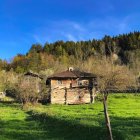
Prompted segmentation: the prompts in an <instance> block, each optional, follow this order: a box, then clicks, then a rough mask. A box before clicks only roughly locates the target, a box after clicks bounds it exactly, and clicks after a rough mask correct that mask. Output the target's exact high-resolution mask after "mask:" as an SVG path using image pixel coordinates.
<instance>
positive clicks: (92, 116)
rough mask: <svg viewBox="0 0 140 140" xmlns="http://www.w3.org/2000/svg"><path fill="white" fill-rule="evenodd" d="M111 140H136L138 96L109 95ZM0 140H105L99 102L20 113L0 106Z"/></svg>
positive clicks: (15, 107) (139, 124)
mask: <svg viewBox="0 0 140 140" xmlns="http://www.w3.org/2000/svg"><path fill="white" fill-rule="evenodd" d="M108 107H109V108H108V110H109V115H110V119H111V126H112V131H113V138H114V140H140V95H139V96H138V95H137V96H135V95H132V94H129V95H123V94H117V95H109V99H108ZM0 124H1V125H0V140H65V139H66V140H107V139H108V138H107V130H106V126H105V121H104V113H103V105H102V103H101V102H99V101H98V102H96V103H95V104H87V105H44V106H38V107H34V108H32V110H30V111H26V112H25V111H23V110H21V108H20V105H18V104H7V103H0Z"/></svg>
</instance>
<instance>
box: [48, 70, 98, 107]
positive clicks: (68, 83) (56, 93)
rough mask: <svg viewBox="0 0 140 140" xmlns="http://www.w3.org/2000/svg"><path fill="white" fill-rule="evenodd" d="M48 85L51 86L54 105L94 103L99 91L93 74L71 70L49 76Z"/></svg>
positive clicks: (51, 99) (51, 100)
mask: <svg viewBox="0 0 140 140" xmlns="http://www.w3.org/2000/svg"><path fill="white" fill-rule="evenodd" d="M46 84H47V85H49V86H50V102H51V103H52V104H84V103H93V102H94V97H95V94H96V89H97V77H96V76H95V75H94V74H92V73H87V72H81V71H79V70H74V69H73V68H69V69H68V70H66V71H63V72H61V73H57V74H53V75H52V76H49V77H48V79H47V82H46Z"/></svg>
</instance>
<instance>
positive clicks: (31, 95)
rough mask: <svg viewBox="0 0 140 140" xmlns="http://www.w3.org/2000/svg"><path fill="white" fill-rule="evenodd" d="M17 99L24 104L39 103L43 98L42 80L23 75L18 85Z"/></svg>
mask: <svg viewBox="0 0 140 140" xmlns="http://www.w3.org/2000/svg"><path fill="white" fill-rule="evenodd" d="M16 91H17V99H18V100H19V101H20V102H21V103H22V104H23V106H24V105H26V104H28V103H32V104H34V103H37V102H38V100H39V99H40V98H41V80H40V79H39V78H36V77H29V76H27V77H26V76H21V77H20V79H19V82H18V84H17V85H16Z"/></svg>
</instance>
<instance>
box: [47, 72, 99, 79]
mask: <svg viewBox="0 0 140 140" xmlns="http://www.w3.org/2000/svg"><path fill="white" fill-rule="evenodd" d="M94 77H96V76H95V75H94V74H92V73H87V72H81V71H78V70H73V71H69V70H67V71H63V72H61V73H56V74H53V75H51V76H49V77H48V79H53V78H94Z"/></svg>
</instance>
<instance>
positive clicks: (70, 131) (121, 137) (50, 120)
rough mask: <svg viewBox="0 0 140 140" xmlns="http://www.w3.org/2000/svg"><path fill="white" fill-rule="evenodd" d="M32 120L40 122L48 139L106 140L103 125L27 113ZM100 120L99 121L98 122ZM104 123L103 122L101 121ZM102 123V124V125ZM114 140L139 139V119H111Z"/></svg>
mask: <svg viewBox="0 0 140 140" xmlns="http://www.w3.org/2000/svg"><path fill="white" fill-rule="evenodd" d="M29 114H30V115H31V116H32V119H34V120H37V121H40V126H41V127H42V128H43V129H44V130H47V131H48V134H49V136H50V138H53V139H55V138H58V139H66V140H71V139H72V140H93V139H95V140H107V139H108V136H107V131H106V127H105V124H103V125H101V126H100V127H97V126H85V125H81V124H78V123H76V122H72V120H70V121H66V120H63V119H57V118H55V117H50V116H47V115H46V114H34V113H33V112H29ZM100 121H101V120H100V119H99V122H100ZM102 121H103V122H104V120H102ZM103 122H102V123H103ZM100 123H101V122H100ZM111 125H112V133H113V138H114V140H132V139H133V140H135V139H140V118H136V117H133V118H131V117H129V118H121V117H111Z"/></svg>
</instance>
